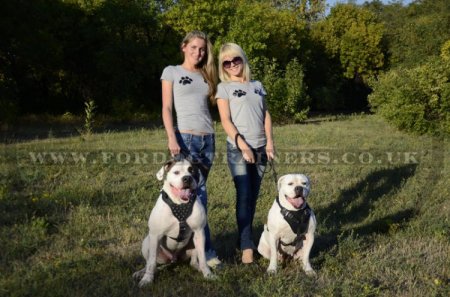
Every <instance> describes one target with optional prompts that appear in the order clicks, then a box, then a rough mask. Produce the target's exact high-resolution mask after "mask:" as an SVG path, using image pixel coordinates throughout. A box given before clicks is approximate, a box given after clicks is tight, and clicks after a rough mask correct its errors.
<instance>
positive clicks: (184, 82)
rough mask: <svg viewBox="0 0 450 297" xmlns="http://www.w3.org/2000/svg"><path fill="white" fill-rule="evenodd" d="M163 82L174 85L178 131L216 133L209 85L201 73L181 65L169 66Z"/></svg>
mask: <svg viewBox="0 0 450 297" xmlns="http://www.w3.org/2000/svg"><path fill="white" fill-rule="evenodd" d="M161 80H167V81H170V82H172V83H173V85H172V90H173V102H174V106H175V111H176V115H177V124H176V126H177V129H178V130H192V131H193V132H199V133H214V129H213V125H212V119H211V114H210V112H209V107H208V90H209V87H208V83H207V82H206V80H205V79H204V78H203V76H202V74H201V73H200V72H191V71H188V70H186V69H184V68H183V67H182V66H181V65H177V66H167V67H166V68H164V71H163V73H162V75H161Z"/></svg>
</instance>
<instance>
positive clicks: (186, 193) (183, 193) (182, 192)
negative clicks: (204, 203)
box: [170, 185, 194, 202]
mask: <svg viewBox="0 0 450 297" xmlns="http://www.w3.org/2000/svg"><path fill="white" fill-rule="evenodd" d="M170 190H171V191H172V194H173V195H174V196H177V197H180V199H181V200H182V201H184V202H188V201H189V200H190V199H191V198H192V196H193V195H194V190H192V189H191V188H189V187H183V188H181V189H178V188H177V187H174V186H172V185H170Z"/></svg>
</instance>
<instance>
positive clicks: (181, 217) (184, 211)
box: [161, 191, 195, 242]
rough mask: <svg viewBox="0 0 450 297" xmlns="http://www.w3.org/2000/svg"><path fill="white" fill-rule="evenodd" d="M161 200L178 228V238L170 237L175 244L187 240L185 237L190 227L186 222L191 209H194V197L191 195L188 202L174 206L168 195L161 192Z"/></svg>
mask: <svg viewBox="0 0 450 297" xmlns="http://www.w3.org/2000/svg"><path fill="white" fill-rule="evenodd" d="M161 197H162V200H163V201H164V202H165V203H166V204H167V205H168V206H169V207H170V210H171V211H172V214H173V215H174V216H175V217H176V218H177V220H178V224H179V226H180V228H179V231H178V236H177V237H176V238H174V237H170V236H169V237H170V238H172V239H173V240H175V241H177V242H181V241H183V240H185V239H186V238H187V235H188V234H189V233H190V231H191V227H189V225H188V224H187V222H186V220H187V219H188V218H189V217H190V216H191V214H192V209H193V207H194V202H195V199H193V198H192V197H195V195H192V197H191V199H189V202H187V203H183V204H175V203H174V202H173V201H172V199H170V198H169V195H167V193H166V192H165V191H161Z"/></svg>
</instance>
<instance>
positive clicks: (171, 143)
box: [167, 139, 181, 157]
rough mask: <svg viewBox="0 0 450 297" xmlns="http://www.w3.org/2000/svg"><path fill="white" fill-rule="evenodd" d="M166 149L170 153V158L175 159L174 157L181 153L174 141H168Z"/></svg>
mask: <svg viewBox="0 0 450 297" xmlns="http://www.w3.org/2000/svg"><path fill="white" fill-rule="evenodd" d="M167 146H168V148H169V152H170V155H171V156H172V157H175V156H176V155H178V154H179V153H180V151H181V148H180V146H179V145H178V142H177V140H176V139H169V141H168V145H167Z"/></svg>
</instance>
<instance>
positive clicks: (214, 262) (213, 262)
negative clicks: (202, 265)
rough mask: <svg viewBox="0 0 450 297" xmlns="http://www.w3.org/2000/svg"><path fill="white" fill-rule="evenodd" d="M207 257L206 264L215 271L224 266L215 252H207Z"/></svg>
mask: <svg viewBox="0 0 450 297" xmlns="http://www.w3.org/2000/svg"><path fill="white" fill-rule="evenodd" d="M205 255H206V264H207V265H208V266H209V267H211V268H213V269H215V268H220V267H221V266H222V261H220V260H219V258H218V257H217V255H216V252H215V251H214V250H209V251H206V252H205Z"/></svg>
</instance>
